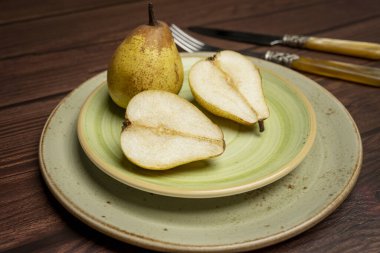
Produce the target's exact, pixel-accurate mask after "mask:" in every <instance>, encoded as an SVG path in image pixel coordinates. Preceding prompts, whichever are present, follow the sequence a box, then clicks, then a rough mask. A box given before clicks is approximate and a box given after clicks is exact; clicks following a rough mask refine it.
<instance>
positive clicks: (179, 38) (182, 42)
mask: <svg viewBox="0 0 380 253" xmlns="http://www.w3.org/2000/svg"><path fill="white" fill-rule="evenodd" d="M172 33H173V37H174V40H175V41H176V43H177V44H178V45H180V46H181V47H182V48H183V49H186V48H187V49H189V50H191V51H192V52H194V51H199V50H200V49H201V48H202V47H201V46H199V45H193V44H192V43H189V41H188V40H187V39H186V38H185V37H183V36H181V35H180V34H178V32H177V31H174V30H173V31H172ZM184 47H186V48H184ZM187 51H188V50H187Z"/></svg>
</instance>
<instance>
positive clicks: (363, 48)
mask: <svg viewBox="0 0 380 253" xmlns="http://www.w3.org/2000/svg"><path fill="white" fill-rule="evenodd" d="M282 41H283V42H282V43H283V44H284V45H287V46H291V47H300V48H307V49H312V50H318V51H324V52H329V53H336V54H344V55H350V56H356V57H362V58H368V59H372V60H380V44H378V43H370V42H362V41H352V40H339V39H330V38H319V37H308V36H301V35H285V36H284V37H283V38H282Z"/></svg>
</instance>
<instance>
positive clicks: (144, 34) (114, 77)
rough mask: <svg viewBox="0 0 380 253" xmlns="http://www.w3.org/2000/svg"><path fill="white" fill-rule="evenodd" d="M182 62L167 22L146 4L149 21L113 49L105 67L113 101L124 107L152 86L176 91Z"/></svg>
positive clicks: (179, 80)
mask: <svg viewBox="0 0 380 253" xmlns="http://www.w3.org/2000/svg"><path fill="white" fill-rule="evenodd" d="M182 82H183V65H182V61H181V57H180V55H179V53H178V50H177V47H176V45H175V43H174V40H173V37H172V34H171V32H170V29H169V27H168V25H167V24H166V23H164V22H162V21H157V20H156V19H155V17H154V14H153V6H152V4H151V3H149V24H148V25H141V26H139V27H137V28H136V29H134V30H133V31H132V32H131V34H130V35H129V36H128V37H127V38H126V39H125V40H124V41H123V42H122V43H121V44H120V45H119V47H118V48H117V49H116V51H115V53H114V55H113V57H112V59H111V62H110V64H109V66H108V72H107V83H108V91H109V94H110V96H111V98H112V100H113V101H114V102H115V103H116V104H117V105H119V106H120V107H122V108H126V106H127V104H128V102H129V100H130V99H131V98H132V97H133V96H134V95H136V94H138V93H139V92H141V91H144V90H148V89H154V90H166V91H169V92H172V93H176V94H178V92H179V91H180V90H181V87H182Z"/></svg>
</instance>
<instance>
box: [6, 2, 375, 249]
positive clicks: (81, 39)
mask: <svg viewBox="0 0 380 253" xmlns="http://www.w3.org/2000/svg"><path fill="white" fill-rule="evenodd" d="M154 2H155V7H156V14H157V16H158V17H160V19H163V20H165V21H167V22H169V23H175V24H178V25H179V26H181V27H187V26H190V25H204V26H206V25H207V26H212V27H219V28H228V29H236V30H244V31H255V32H262V33H264V32H265V33H272V34H283V33H294V34H307V35H315V36H325V37H334V38H342V39H352V40H362V41H370V42H377V43H380V4H379V1H378V0H361V1H359V0H358V1H354V0H352V1H350V0H336V1H331V0H309V1H299V0H271V1H252V0H240V1H235V0H219V1H204V0H191V1H175V0H156V1H154ZM146 22H147V16H146V1H136V0H108V1H105V0H93V1H85V0H76V1H74V0H71V1H68V0H66V1H64V0H55V1H53V0H45V1H43V0H35V1H28V0H2V1H0V38H1V39H0V73H1V75H0V98H1V99H0V139H1V141H0V143H1V144H0V145H1V146H0V169H1V170H0V180H1V181H0V201H1V209H0V222H1V224H0V251H1V252H58V251H60V252H72V251H75V252H85V251H86V252H108V251H111V252H113V251H126V250H134V251H136V250H138V249H137V248H136V247H134V246H131V245H127V244H124V243H121V242H119V241H116V240H114V239H111V238H108V237H106V236H104V235H103V234H101V233H99V232H97V231H95V230H93V229H91V228H89V227H88V226H86V225H85V224H83V223H81V222H80V221H79V220H77V219H76V218H74V217H73V216H72V215H71V214H69V213H68V212H67V211H66V210H65V209H64V208H63V207H62V206H61V205H60V204H59V203H58V202H57V201H56V200H55V199H54V197H53V196H52V195H51V193H50V192H49V190H48V189H47V187H46V185H45V183H44V181H43V179H42V177H41V173H40V167H39V163H38V145H39V138H40V135H41V131H42V128H43V126H44V124H45V121H46V120H47V118H48V116H49V114H50V113H51V111H52V110H53V108H54V107H55V106H56V105H57V104H58V102H59V101H60V100H61V99H62V98H63V97H65V96H66V95H67V94H68V93H69V92H70V91H71V90H72V89H74V88H75V87H77V86H78V85H79V84H81V83H82V82H83V81H85V80H86V79H88V78H90V77H92V76H93V75H95V74H97V73H99V72H100V71H103V70H105V69H106V68H107V63H108V61H109V59H110V57H111V55H112V53H113V51H114V50H115V47H116V46H117V45H118V44H119V43H120V42H121V40H122V39H123V38H124V37H125V36H126V35H127V33H128V32H129V31H130V30H131V29H133V28H134V27H136V26H137V25H140V24H143V23H146ZM197 36H198V37H199V38H200V39H202V40H204V41H206V42H209V43H212V44H213V45H215V46H220V47H225V48H229V49H233V50H239V49H245V48H251V49H252V50H263V49H267V48H260V49H259V48H258V47H255V46H252V45H248V44H241V43H235V42H228V41H223V40H219V39H214V38H209V37H204V36H200V35H197ZM276 49H281V50H285V51H288V52H297V53H302V54H303V55H307V56H313V57H319V58H323V59H336V60H341V61H347V62H352V63H358V64H363V65H368V66H376V67H380V62H379V61H377V62H376V61H369V60H363V59H354V58H349V57H343V56H337V55H328V54H323V53H317V52H311V51H305V50H302V51H301V50H292V49H288V48H280V47H278V48H276ZM307 76H308V77H310V78H311V79H313V80H315V81H316V82H318V83H319V84H320V85H321V86H323V87H325V88H326V89H327V90H329V91H330V92H331V93H332V94H334V95H335V96H336V97H337V98H338V99H339V100H340V101H341V102H342V103H343V104H344V105H345V106H346V108H347V109H348V110H349V112H350V113H351V114H352V116H353V118H354V119H355V121H356V123H357V125H358V127H359V129H360V133H361V136H362V140H363V147H364V162H363V167H362V172H361V174H360V177H359V180H358V182H357V185H356V186H355V188H354V190H353V192H352V193H351V194H350V195H349V197H348V198H347V200H346V201H345V202H344V203H343V204H342V205H341V206H340V207H339V208H338V209H337V210H336V211H335V212H334V213H333V214H332V215H330V216H329V217H328V218H326V219H325V220H324V221H322V222H321V223H319V224H318V225H316V226H315V227H313V228H312V229H310V230H308V231H306V232H304V233H303V234H301V235H299V236H296V237H295V238H293V239H290V240H287V241H285V242H283V243H280V244H277V245H274V246H271V247H268V248H265V249H262V250H259V252H380V165H379V164H380V89H378V88H373V87H368V86H362V85H358V84H355V83H350V82H345V81H340V80H335V79H330V78H324V77H321V76H316V75H307Z"/></svg>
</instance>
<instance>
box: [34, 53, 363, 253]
mask: <svg viewBox="0 0 380 253" xmlns="http://www.w3.org/2000/svg"><path fill="white" fill-rule="evenodd" d="M255 63H256V64H257V65H259V66H260V67H261V68H262V69H266V70H268V71H269V70H270V71H271V72H272V73H273V75H277V76H281V78H283V79H284V80H286V81H288V82H291V83H293V84H294V85H296V86H297V87H298V88H299V89H301V90H302V92H303V94H305V96H306V97H307V98H308V99H309V101H310V102H311V103H312V105H313V107H314V108H315V109H314V110H315V112H316V118H317V124H318V126H319V127H318V131H317V135H316V139H315V142H314V145H313V147H312V149H311V150H310V152H309V154H308V155H307V156H306V158H305V159H304V160H303V161H302V162H301V164H300V165H299V166H297V168H296V169H295V170H293V171H292V172H291V173H290V174H289V175H287V176H285V177H283V178H282V179H280V180H277V181H276V182H274V183H272V184H270V185H268V186H265V187H263V188H260V189H257V190H254V191H250V192H246V193H242V194H238V195H234V196H228V197H221V198H209V199H187V198H173V197H166V196H161V195H156V194H151V193H148V192H145V191H140V190H137V189H135V188H133V187H129V186H127V185H125V184H123V183H120V182H118V181H117V180H114V179H113V178H111V177H109V176H107V175H106V174H105V173H103V172H102V171H101V170H99V169H98V168H97V167H96V166H95V165H94V164H93V163H92V162H91V161H90V160H89V159H88V158H87V156H86V154H85V153H84V152H83V149H82V147H81V146H80V144H79V142H78V137H77V129H76V126H77V119H78V115H79V111H80V108H81V106H82V105H83V102H84V100H85V99H86V98H87V97H88V96H89V94H90V93H91V92H93V90H94V89H95V88H96V87H98V86H99V83H102V82H103V81H104V80H105V73H102V74H100V75H98V76H96V77H94V78H92V79H91V80H89V81H87V82H85V83H84V84H83V85H81V86H80V87H79V88H77V89H76V90H74V91H73V92H72V93H71V94H70V95H68V96H67V97H66V98H65V99H64V100H63V101H62V102H61V103H60V104H59V105H58V106H57V108H56V109H55V110H54V111H53V112H52V114H51V116H50V117H49V119H48V121H47V123H46V125H45V128H44V131H43V133H42V136H41V141H40V163H41V171H42V175H43V177H44V179H45V181H46V183H47V185H48V186H49V188H50V190H51V191H52V193H53V194H54V195H55V196H56V198H57V199H58V200H59V201H60V202H61V203H62V204H63V205H64V206H65V208H66V209H67V210H68V211H70V212H71V213H72V214H73V215H75V216H76V217H78V218H79V219H80V220H82V221H83V222H85V223H86V224H88V225H90V226H91V227H93V228H95V229H97V230H99V231H101V232H103V233H105V234H107V235H109V236H112V237H114V238H117V239H119V240H122V241H125V242H128V243H132V244H134V245H138V246H141V247H145V248H150V249H156V250H161V251H187V252H231V251H234V252H236V251H243V250H250V249H256V248H261V247H264V246H267V245H271V244H274V243H277V242H280V241H283V240H285V239H288V238H290V237H292V236H295V235H297V234H299V233H301V232H302V231H305V230H306V229H308V228H310V227H311V226H313V225H315V224H316V223H318V222H319V221H320V220H322V219H323V218H325V217H326V216H327V215H329V214H330V213H331V212H332V211H333V210H335V209H336V208H337V207H338V206H339V205H340V203H342V201H343V200H344V199H345V198H346V197H347V195H348V194H349V192H350V191H351V189H352V188H353V186H354V184H355V182H356V179H357V177H358V175H359V172H360V166H361V162H362V145H361V140H360V135H359V133H358V130H357V128H356V125H355V123H354V121H353V120H352V118H351V116H350V115H349V113H348V112H347V110H346V109H345V108H344V106H343V105H342V104H341V103H340V102H339V101H338V100H337V99H335V98H334V97H333V96H332V95H331V94H330V93H328V92H327V91H326V90H325V89H323V88H321V87H320V86H319V85H318V84H316V83H315V82H313V81H311V80H310V79H308V78H306V77H304V76H303V75H300V74H298V73H296V72H294V71H292V70H289V69H286V68H284V67H281V66H279V65H275V64H272V63H270V62H265V61H261V60H255ZM268 127H269V126H268ZM268 129H269V128H268Z"/></svg>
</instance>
